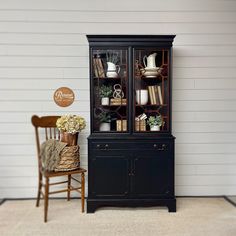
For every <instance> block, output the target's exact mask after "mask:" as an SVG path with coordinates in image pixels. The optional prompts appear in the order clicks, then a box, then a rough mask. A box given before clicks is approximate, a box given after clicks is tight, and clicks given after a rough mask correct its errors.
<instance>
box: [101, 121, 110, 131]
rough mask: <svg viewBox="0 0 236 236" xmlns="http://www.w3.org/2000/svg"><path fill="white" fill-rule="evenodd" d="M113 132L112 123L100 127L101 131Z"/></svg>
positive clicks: (102, 124)
mask: <svg viewBox="0 0 236 236" xmlns="http://www.w3.org/2000/svg"><path fill="white" fill-rule="evenodd" d="M110 130H111V123H105V122H103V123H101V124H100V126H99V131H110Z"/></svg>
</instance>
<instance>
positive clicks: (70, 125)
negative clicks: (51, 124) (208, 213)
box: [56, 115, 86, 134]
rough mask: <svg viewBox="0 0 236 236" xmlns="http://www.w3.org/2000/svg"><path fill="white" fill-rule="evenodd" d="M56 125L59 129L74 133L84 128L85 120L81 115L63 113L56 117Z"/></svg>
mask: <svg viewBox="0 0 236 236" xmlns="http://www.w3.org/2000/svg"><path fill="white" fill-rule="evenodd" d="M56 126H57V128H58V129H59V130H60V131H64V132H68V133H71V134H75V133H77V132H80V131H81V130H83V129H85V127H86V121H85V119H84V118H83V117H81V116H76V115H63V116H61V117H60V118H59V119H57V122H56Z"/></svg>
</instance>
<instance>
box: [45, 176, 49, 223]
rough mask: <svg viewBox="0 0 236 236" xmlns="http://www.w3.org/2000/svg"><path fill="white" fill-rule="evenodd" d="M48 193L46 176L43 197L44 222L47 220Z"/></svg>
mask: <svg viewBox="0 0 236 236" xmlns="http://www.w3.org/2000/svg"><path fill="white" fill-rule="evenodd" d="M48 195H49V178H48V177H46V184H45V197H44V222H47V218H48Z"/></svg>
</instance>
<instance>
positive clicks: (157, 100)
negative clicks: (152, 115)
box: [147, 85, 163, 105]
mask: <svg viewBox="0 0 236 236" xmlns="http://www.w3.org/2000/svg"><path fill="white" fill-rule="evenodd" d="M147 87H148V93H149V100H150V103H151V105H163V98H162V92H161V86H159V85H153V86H147Z"/></svg>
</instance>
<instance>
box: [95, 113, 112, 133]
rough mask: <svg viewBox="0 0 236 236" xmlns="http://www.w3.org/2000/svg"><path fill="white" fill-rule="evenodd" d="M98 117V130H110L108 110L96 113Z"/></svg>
mask: <svg viewBox="0 0 236 236" xmlns="http://www.w3.org/2000/svg"><path fill="white" fill-rule="evenodd" d="M98 119H99V121H100V125H99V131H110V130H111V120H112V118H111V115H110V113H109V112H106V111H102V112H101V113H100V114H99V115H98Z"/></svg>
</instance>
